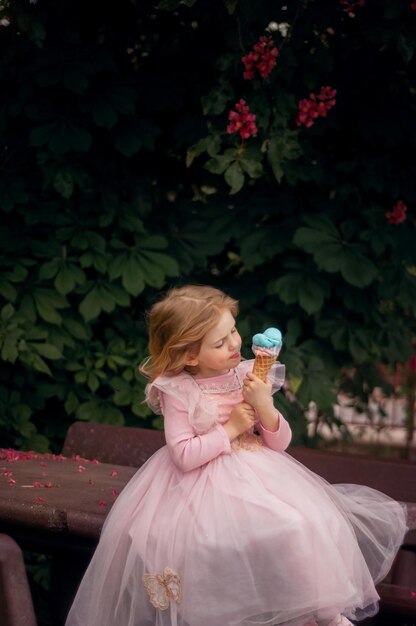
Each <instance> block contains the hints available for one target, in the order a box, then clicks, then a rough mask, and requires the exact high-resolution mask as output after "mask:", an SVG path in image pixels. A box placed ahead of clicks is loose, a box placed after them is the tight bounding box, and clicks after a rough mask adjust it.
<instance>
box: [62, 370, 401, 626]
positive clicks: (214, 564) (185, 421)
mask: <svg viewBox="0 0 416 626" xmlns="http://www.w3.org/2000/svg"><path fill="white" fill-rule="evenodd" d="M251 367H252V362H251V361H243V362H242V363H241V364H240V365H239V366H238V367H237V368H236V369H235V370H231V371H230V372H229V373H228V374H225V375H223V376H218V377H214V378H209V379H205V380H195V379H193V378H192V377H191V376H190V375H189V374H186V373H183V374H180V375H179V376H175V377H167V376H163V377H160V378H159V379H156V381H154V383H153V384H152V385H150V386H148V389H147V392H148V393H147V399H148V402H149V404H150V405H151V406H152V408H154V410H157V409H158V408H160V409H161V410H162V413H163V415H164V420H165V434H166V442H167V445H166V446H164V447H163V448H161V449H160V450H158V451H157V452H156V453H155V454H154V455H153V456H152V457H151V458H150V459H149V460H148V461H147V462H146V464H145V465H144V466H143V467H141V468H140V469H139V470H138V472H137V473H136V474H135V476H134V477H133V478H132V479H131V481H130V482H129V484H128V485H127V486H126V487H125V489H124V490H123V492H122V493H121V494H120V496H119V497H118V499H117V501H116V503H115V505H114V506H113V508H112V510H111V512H110V514H109V516H108V518H107V520H106V522H105V525H104V529H103V533H102V536H101V539H100V542H99V545H98V547H97V550H96V552H95V554H94V556H93V559H92V561H91V563H90V565H89V568H88V570H87V572H86V574H85V576H84V579H83V581H82V583H81V586H80V589H79V591H78V594H77V596H76V598H75V601H74V603H73V606H72V608H71V611H70V613H69V616H68V620H67V626H259V625H261V626H272V625H277V624H279V625H282V626H283V625H284V626H303V625H304V624H306V623H307V622H308V621H312V620H313V619H315V620H317V622H318V623H322V624H326V623H327V622H329V621H330V620H331V619H332V618H334V616H336V615H337V614H339V613H343V614H345V615H346V616H347V617H348V618H351V619H361V618H364V617H367V616H369V615H372V614H374V613H375V612H376V611H377V601H378V595H377V592H376V590H375V586H374V585H375V583H376V582H378V581H380V580H381V579H382V578H384V577H385V575H386V574H387V572H388V570H389V569H390V567H391V564H392V561H393V558H394V556H395V554H396V552H397V550H398V548H399V546H400V544H401V542H402V540H403V537H404V534H405V531H406V520H405V512H404V508H403V507H402V506H401V505H400V504H399V503H397V502H395V501H393V500H391V499H390V498H388V497H387V496H385V495H384V494H381V493H380V492H378V491H375V490H373V489H370V488H367V487H363V486H359V485H335V486H334V485H330V484H328V483H327V482H326V481H324V480H323V479H322V478H320V477H319V476H317V475H316V474H314V473H313V472H310V471H309V470H308V469H306V468H305V467H304V466H303V465H301V464H300V463H298V462H297V461H295V460H294V459H293V458H292V457H291V456H290V455H288V454H286V453H285V452H284V450H285V449H286V448H287V446H288V445H289V442H290V436H291V432H290V427H289V425H288V423H287V421H286V420H285V419H284V418H281V420H280V427H279V430H278V431H277V432H275V433H272V432H268V431H266V430H264V429H263V428H262V427H261V425H260V424H258V426H257V430H258V433H259V434H254V433H247V434H245V435H244V436H241V437H240V438H239V439H238V440H235V441H234V442H233V443H232V444H230V442H229V440H228V437H227V435H226V432H225V430H224V428H223V424H224V423H225V422H226V421H227V419H228V417H229V415H230V411H231V409H232V407H233V406H234V405H235V404H236V403H238V402H241V401H242V390H241V386H242V380H243V378H244V374H245V372H246V371H247V370H248V369H251ZM283 372H284V368H283V366H280V365H278V366H277V367H275V370H274V387H275V389H276V388H278V387H279V386H280V385H281V384H282V381H283V376H284V373H283Z"/></svg>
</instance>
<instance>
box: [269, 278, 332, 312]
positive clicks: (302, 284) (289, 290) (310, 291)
mask: <svg viewBox="0 0 416 626" xmlns="http://www.w3.org/2000/svg"><path fill="white" fill-rule="evenodd" d="M267 293H269V294H277V295H278V296H279V298H281V300H282V301H283V302H285V304H294V303H296V302H299V304H300V306H301V307H302V308H303V309H304V310H305V311H306V312H307V313H309V314H313V313H317V312H318V311H319V310H320V309H321V308H322V306H323V303H324V300H325V298H326V297H327V296H328V295H329V288H328V285H327V284H326V283H325V282H324V281H321V280H319V279H317V278H314V277H313V276H311V275H310V274H307V273H306V272H288V273H287V274H284V275H283V276H281V278H278V279H277V280H275V281H272V282H270V283H269V285H268V288H267Z"/></svg>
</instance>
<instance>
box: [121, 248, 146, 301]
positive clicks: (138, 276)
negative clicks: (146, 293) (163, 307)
mask: <svg viewBox="0 0 416 626" xmlns="http://www.w3.org/2000/svg"><path fill="white" fill-rule="evenodd" d="M121 282H122V283H123V287H124V288H125V290H126V291H127V292H128V293H131V295H132V296H138V295H139V293H141V292H142V291H143V289H144V276H143V272H142V268H141V267H140V263H139V261H138V260H137V258H136V257H135V256H133V255H128V256H127V258H126V259H125V261H124V264H123V273H122V277H121Z"/></svg>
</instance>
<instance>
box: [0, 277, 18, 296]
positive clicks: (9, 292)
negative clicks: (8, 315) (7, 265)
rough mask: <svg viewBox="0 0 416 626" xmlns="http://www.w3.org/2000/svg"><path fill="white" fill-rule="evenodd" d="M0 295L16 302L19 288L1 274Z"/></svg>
mask: <svg viewBox="0 0 416 626" xmlns="http://www.w3.org/2000/svg"><path fill="white" fill-rule="evenodd" d="M0 295H1V296H3V298H4V299H5V300H9V302H15V300H16V298H17V290H16V289H15V288H14V287H13V286H12V285H11V284H10V283H9V281H8V280H6V279H5V278H4V276H0Z"/></svg>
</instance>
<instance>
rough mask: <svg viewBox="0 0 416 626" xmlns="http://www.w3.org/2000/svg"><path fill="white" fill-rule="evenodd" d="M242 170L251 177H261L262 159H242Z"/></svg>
mask: <svg viewBox="0 0 416 626" xmlns="http://www.w3.org/2000/svg"><path fill="white" fill-rule="evenodd" d="M240 165H241V168H242V170H243V171H244V172H245V173H246V174H248V175H249V176H250V178H254V179H255V178H260V176H263V173H264V172H263V165H262V164H261V162H260V161H256V160H254V159H240Z"/></svg>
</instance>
